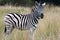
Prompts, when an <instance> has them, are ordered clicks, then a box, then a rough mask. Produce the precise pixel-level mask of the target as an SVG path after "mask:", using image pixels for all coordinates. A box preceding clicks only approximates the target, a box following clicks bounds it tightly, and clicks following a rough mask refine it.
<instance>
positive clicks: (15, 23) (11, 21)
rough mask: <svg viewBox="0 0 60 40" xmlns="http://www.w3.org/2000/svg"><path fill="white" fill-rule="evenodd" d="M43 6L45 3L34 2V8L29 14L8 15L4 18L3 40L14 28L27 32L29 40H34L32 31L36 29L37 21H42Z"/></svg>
mask: <svg viewBox="0 0 60 40" xmlns="http://www.w3.org/2000/svg"><path fill="white" fill-rule="evenodd" d="M44 6H45V3H42V4H40V3H38V2H37V1H36V2H35V7H34V8H33V9H32V11H31V13H30V14H26V15H23V14H18V13H13V12H11V13H9V14H7V15H6V16H5V17H4V24H5V28H4V33H5V36H6V38H5V40H7V38H8V36H9V35H10V33H11V32H12V31H13V29H14V28H17V29H19V30H28V31H29V38H30V40H34V31H35V29H36V28H37V24H38V20H39V19H43V17H44V14H43V13H44Z"/></svg>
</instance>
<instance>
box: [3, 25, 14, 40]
mask: <svg viewBox="0 0 60 40" xmlns="http://www.w3.org/2000/svg"><path fill="white" fill-rule="evenodd" d="M12 30H13V27H12V25H5V30H4V31H5V40H8V38H9V34H10V33H11V32H12Z"/></svg>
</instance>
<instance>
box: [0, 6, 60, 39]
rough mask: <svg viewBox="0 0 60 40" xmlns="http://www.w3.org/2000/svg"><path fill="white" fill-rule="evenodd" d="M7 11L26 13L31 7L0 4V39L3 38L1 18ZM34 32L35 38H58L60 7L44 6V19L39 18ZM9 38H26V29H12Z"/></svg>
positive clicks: (59, 36) (59, 37) (59, 33)
mask: <svg viewBox="0 0 60 40" xmlns="http://www.w3.org/2000/svg"><path fill="white" fill-rule="evenodd" d="M9 12H17V13H23V14H27V13H30V12H31V8H28V7H11V6H0V40H4V23H3V18H4V16H5V15H6V14H8V13H9ZM34 34H35V40H60V7H54V6H51V7H48V6H46V7H45V9H44V19H41V20H39V24H38V27H37V29H36V31H35V33H34ZM9 40H28V31H20V30H18V29H14V31H13V32H12V34H11V36H10V39H9Z"/></svg>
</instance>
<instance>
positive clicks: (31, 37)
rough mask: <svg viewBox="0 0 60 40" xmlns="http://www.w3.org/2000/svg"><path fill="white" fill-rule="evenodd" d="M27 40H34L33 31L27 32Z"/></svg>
mask: <svg viewBox="0 0 60 40" xmlns="http://www.w3.org/2000/svg"><path fill="white" fill-rule="evenodd" d="M29 40H34V30H33V29H32V28H30V30H29Z"/></svg>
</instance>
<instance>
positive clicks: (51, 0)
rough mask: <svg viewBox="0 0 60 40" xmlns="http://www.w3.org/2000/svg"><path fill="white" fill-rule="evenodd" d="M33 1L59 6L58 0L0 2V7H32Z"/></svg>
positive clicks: (7, 0)
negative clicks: (6, 5)
mask: <svg viewBox="0 0 60 40" xmlns="http://www.w3.org/2000/svg"><path fill="white" fill-rule="evenodd" d="M35 1H38V2H46V3H47V4H50V5H51V4H54V5H60V0H0V5H5V4H8V5H17V6H18V5H22V6H23V5H24V6H32V5H33V4H34V2H35Z"/></svg>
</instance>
